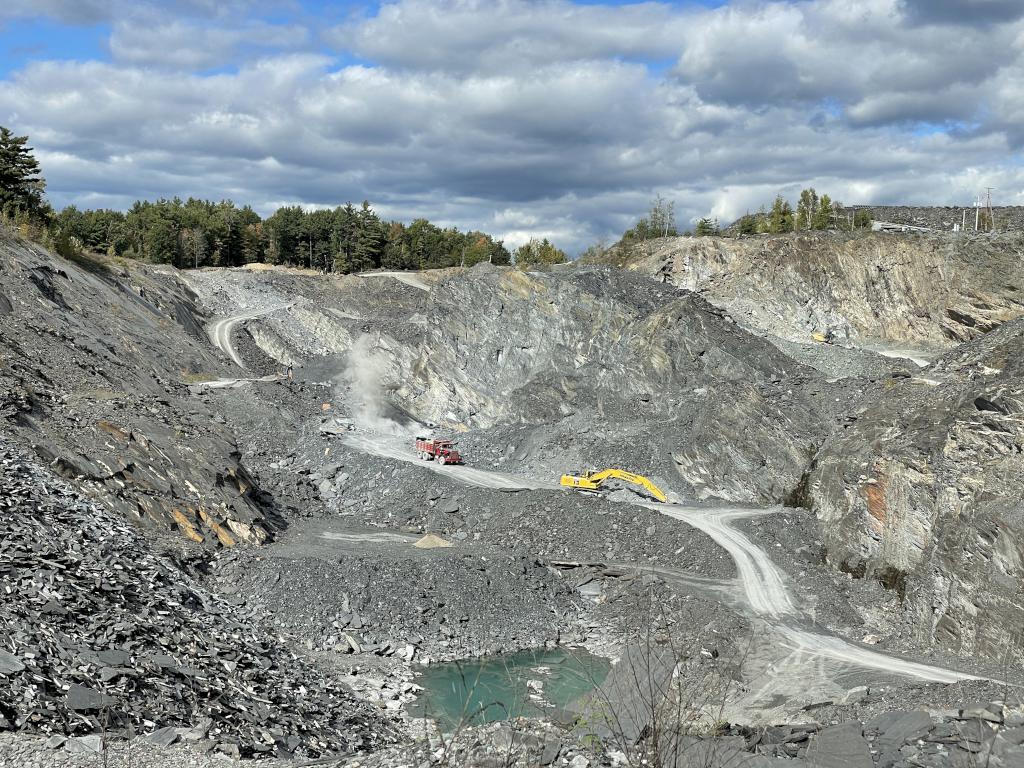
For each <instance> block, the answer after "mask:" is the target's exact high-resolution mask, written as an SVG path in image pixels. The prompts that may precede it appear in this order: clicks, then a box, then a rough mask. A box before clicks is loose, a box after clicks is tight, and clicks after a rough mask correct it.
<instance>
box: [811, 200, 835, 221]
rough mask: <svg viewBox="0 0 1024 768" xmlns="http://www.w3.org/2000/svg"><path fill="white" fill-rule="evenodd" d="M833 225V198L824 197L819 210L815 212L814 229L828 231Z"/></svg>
mask: <svg viewBox="0 0 1024 768" xmlns="http://www.w3.org/2000/svg"><path fill="white" fill-rule="evenodd" d="M831 225H832V198H830V197H829V196H828V195H822V196H821V200H819V201H818V210H817V211H815V212H814V228H815V229H828V228H829V227H830V226H831Z"/></svg>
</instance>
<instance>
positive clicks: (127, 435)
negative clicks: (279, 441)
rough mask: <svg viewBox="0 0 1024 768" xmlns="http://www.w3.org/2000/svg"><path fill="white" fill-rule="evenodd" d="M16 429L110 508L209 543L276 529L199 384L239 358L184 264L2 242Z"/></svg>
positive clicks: (2, 414) (1, 372)
mask: <svg viewBox="0 0 1024 768" xmlns="http://www.w3.org/2000/svg"><path fill="white" fill-rule="evenodd" d="M0 286H2V288H0V290H2V293H3V295H4V300H3V302H2V307H0V309H2V310H3V311H0V418H2V419H3V421H4V425H5V431H6V432H8V433H9V434H11V435H13V436H15V437H17V438H18V439H19V440H20V441H21V442H23V443H25V444H27V445H30V446H32V448H33V449H34V451H35V453H36V454H37V455H38V456H39V457H40V458H41V459H42V460H44V461H45V462H47V463H48V464H50V465H51V466H53V467H54V468H55V469H56V470H57V471H58V472H60V473H61V474H62V475H64V476H65V477H67V478H70V479H73V480H75V481H77V482H78V484H79V485H80V487H82V488H84V489H86V490H88V491H90V492H91V493H93V495H94V496H95V497H96V498H97V499H98V500H100V501H102V502H103V503H104V504H106V505H108V506H109V507H112V508H114V509H117V510H118V511H119V512H121V513H123V514H125V515H127V516H128V517H129V518H130V519H133V520H136V521H138V522H140V523H143V524H145V525H148V526H152V527H155V528H157V529H160V530H180V531H181V532H182V533H184V534H185V535H186V536H188V537H189V538H191V539H193V540H195V541H205V542H208V543H211V544H222V545H228V546H230V545H233V544H235V543H237V542H240V541H246V542H251V543H257V544H258V543H260V542H262V541H264V540H265V539H266V538H267V536H268V535H270V533H271V530H272V527H273V526H272V525H271V524H270V523H269V522H268V519H267V510H266V509H265V502H264V500H262V499H261V497H260V494H259V489H258V488H257V487H256V483H255V481H254V480H253V478H252V477H251V476H250V474H249V473H248V471H247V470H246V468H245V467H244V466H243V464H242V462H241V457H240V454H239V451H238V448H237V446H236V444H235V439H234V436H233V435H232V434H231V432H230V430H228V429H227V428H226V427H225V425H224V423H223V422H224V420H223V418H219V417H217V416H216V414H215V413H213V412H212V411H211V410H209V408H208V407H207V406H206V405H205V404H204V403H203V402H202V401H201V400H199V399H197V398H196V397H194V396H193V395H192V394H190V393H189V391H188V386H189V384H190V383H193V382H195V381H197V380H203V379H210V378H216V377H217V375H218V374H220V373H221V372H222V371H225V368H226V366H225V363H224V362H223V361H222V360H221V359H220V358H219V357H218V356H217V355H216V354H215V352H214V351H213V350H212V349H211V348H210V345H209V342H208V340H207V339H206V334H205V331H204V330H203V326H202V319H203V318H202V314H201V312H200V310H199V309H198V308H197V306H196V303H195V297H194V296H193V295H192V294H191V293H190V291H189V290H188V289H187V288H186V287H185V286H184V285H183V283H182V282H181V281H180V280H179V279H178V278H177V276H176V274H175V273H174V271H173V270H166V271H161V270H160V269H159V268H152V267H143V266H139V265H135V266H133V267H132V268H131V270H130V271H129V270H127V269H119V268H118V267H116V266H115V265H110V264H104V263H100V262H97V263H92V262H88V261H84V260H83V261H82V262H81V263H76V262H72V261H68V260H65V259H60V258H58V257H55V256H53V255H52V254H49V253H47V252H46V251H43V250H42V249H40V248H38V247H35V246H32V245H29V244H27V243H24V242H21V241H17V240H14V239H11V238H9V237H8V236H6V235H4V236H2V239H0Z"/></svg>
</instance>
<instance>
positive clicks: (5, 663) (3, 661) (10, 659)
mask: <svg viewBox="0 0 1024 768" xmlns="http://www.w3.org/2000/svg"><path fill="white" fill-rule="evenodd" d="M23 669H25V665H24V664H22V663H21V661H19V660H18V657H17V656H15V655H13V654H10V653H8V652H7V651H0V675H13V674H14V673H16V672H21V671H22V670H23Z"/></svg>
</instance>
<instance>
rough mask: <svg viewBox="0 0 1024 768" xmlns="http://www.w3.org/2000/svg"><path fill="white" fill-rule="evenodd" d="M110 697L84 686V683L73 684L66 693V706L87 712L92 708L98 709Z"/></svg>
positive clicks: (76, 710)
mask: <svg viewBox="0 0 1024 768" xmlns="http://www.w3.org/2000/svg"><path fill="white" fill-rule="evenodd" d="M109 701H110V699H109V698H108V697H106V696H104V695H103V694H102V693H100V692H99V691H94V690H93V689H92V688H86V687H85V686H84V685H78V684H77V683H75V684H73V685H72V686H71V688H70V689H69V690H68V693H67V700H66V703H67V706H68V709H72V710H74V711H75V712H88V711H89V710H92V709H100V708H102V707H103V705H104V704H107V703H109Z"/></svg>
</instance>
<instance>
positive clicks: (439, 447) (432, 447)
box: [416, 437, 462, 464]
mask: <svg viewBox="0 0 1024 768" xmlns="http://www.w3.org/2000/svg"><path fill="white" fill-rule="evenodd" d="M416 455H417V456H418V457H419V458H421V459H423V460H424V461H432V460H433V459H437V463H438V464H461V463H462V456H461V455H459V451H458V449H456V447H455V441H454V440H434V439H433V438H429V437H417V438H416Z"/></svg>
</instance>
